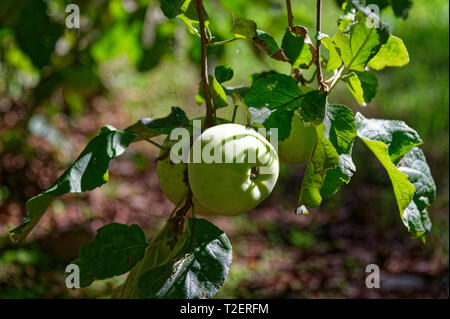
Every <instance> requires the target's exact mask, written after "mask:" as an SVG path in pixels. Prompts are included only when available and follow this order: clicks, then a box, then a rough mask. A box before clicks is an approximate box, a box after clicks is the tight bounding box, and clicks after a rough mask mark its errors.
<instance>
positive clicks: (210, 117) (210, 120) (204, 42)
mask: <svg viewBox="0 0 450 319" xmlns="http://www.w3.org/2000/svg"><path fill="white" fill-rule="evenodd" d="M195 6H196V9H197V15H198V22H199V24H200V39H201V46H202V48H201V55H202V64H201V77H202V88H203V96H204V97H205V104H206V117H205V128H208V127H211V126H214V109H213V106H212V102H211V93H210V91H209V78H208V52H207V46H208V42H209V40H208V38H207V36H206V30H205V20H204V17H203V0H195Z"/></svg>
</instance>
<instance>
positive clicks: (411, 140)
mask: <svg viewBox="0 0 450 319" xmlns="http://www.w3.org/2000/svg"><path fill="white" fill-rule="evenodd" d="M356 128H357V131H358V136H359V137H360V138H363V139H366V140H372V141H379V142H382V143H384V144H386V145H387V147H388V151H389V157H390V159H391V161H392V162H393V163H396V162H397V161H398V160H399V159H400V158H401V157H403V155H405V154H406V153H407V152H409V151H410V150H411V149H412V148H413V147H415V146H419V145H421V144H422V139H421V138H420V136H419V134H417V132H416V131H415V130H413V129H412V128H410V127H409V126H408V125H406V124H405V122H402V121H390V120H378V119H366V118H365V117H364V116H363V115H362V114H361V113H357V114H356Z"/></svg>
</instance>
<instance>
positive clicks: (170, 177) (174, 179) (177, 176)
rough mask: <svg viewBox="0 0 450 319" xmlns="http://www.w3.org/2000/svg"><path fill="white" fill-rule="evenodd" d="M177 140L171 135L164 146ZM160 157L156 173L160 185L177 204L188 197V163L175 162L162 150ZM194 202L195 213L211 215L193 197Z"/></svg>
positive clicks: (168, 146) (169, 145) (168, 145)
mask: <svg viewBox="0 0 450 319" xmlns="http://www.w3.org/2000/svg"><path fill="white" fill-rule="evenodd" d="M174 143H175V141H171V140H170V139H169V137H167V138H166V140H165V141H164V143H163V146H164V147H167V148H170V147H171V146H172V145H173V144H174ZM159 156H160V158H159V159H158V162H157V164H156V174H157V176H158V182H159V186H160V187H161V190H162V191H163V193H164V195H166V196H167V198H168V199H169V200H170V201H171V202H172V203H174V204H175V205H178V204H180V202H181V201H182V200H183V199H184V198H185V197H186V195H187V192H188V186H187V180H186V179H187V175H186V170H187V164H185V163H173V162H172V161H171V160H170V156H169V154H168V153H167V152H164V151H161V152H160V154H159ZM192 203H193V206H194V213H195V214H198V215H210V214H211V212H210V211H209V210H207V209H206V208H204V207H203V206H202V205H200V204H199V203H198V201H197V200H196V199H195V198H194V197H193V198H192Z"/></svg>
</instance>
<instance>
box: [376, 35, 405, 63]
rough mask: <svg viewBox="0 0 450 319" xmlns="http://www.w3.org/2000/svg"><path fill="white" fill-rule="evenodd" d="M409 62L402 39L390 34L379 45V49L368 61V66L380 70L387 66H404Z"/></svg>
mask: <svg viewBox="0 0 450 319" xmlns="http://www.w3.org/2000/svg"><path fill="white" fill-rule="evenodd" d="M408 63H409V54H408V50H407V49H406V47H405V44H404V43H403V41H402V39H400V38H397V37H396V36H393V35H391V36H390V37H389V39H388V41H387V43H385V44H383V45H382V46H381V49H380V51H378V53H377V54H376V55H375V56H374V57H373V58H372V60H370V61H369V64H368V66H369V68H371V69H374V70H381V69H383V68H385V67H387V66H397V67H400V66H404V65H406V64H408Z"/></svg>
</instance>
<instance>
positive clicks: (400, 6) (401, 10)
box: [391, 0, 412, 19]
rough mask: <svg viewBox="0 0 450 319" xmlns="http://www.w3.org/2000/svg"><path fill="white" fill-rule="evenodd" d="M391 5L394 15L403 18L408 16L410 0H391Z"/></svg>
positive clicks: (410, 5)
mask: <svg viewBox="0 0 450 319" xmlns="http://www.w3.org/2000/svg"><path fill="white" fill-rule="evenodd" d="M391 5H392V9H393V10H394V14H395V16H397V17H402V18H403V19H406V18H408V13H409V10H410V9H411V7H412V1H411V0H392V2H391Z"/></svg>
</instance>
